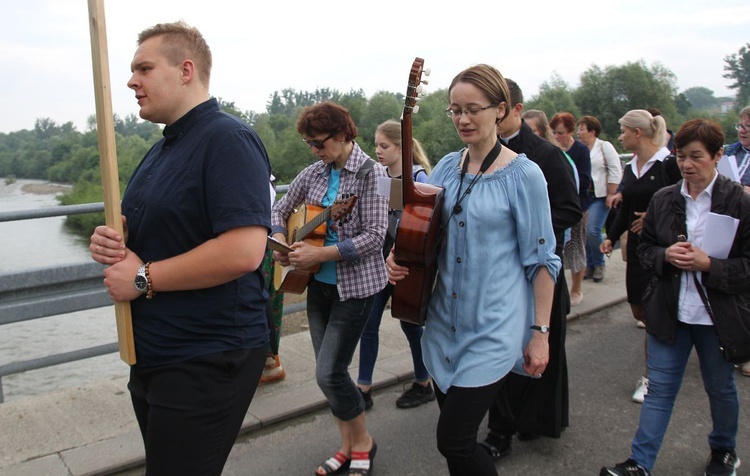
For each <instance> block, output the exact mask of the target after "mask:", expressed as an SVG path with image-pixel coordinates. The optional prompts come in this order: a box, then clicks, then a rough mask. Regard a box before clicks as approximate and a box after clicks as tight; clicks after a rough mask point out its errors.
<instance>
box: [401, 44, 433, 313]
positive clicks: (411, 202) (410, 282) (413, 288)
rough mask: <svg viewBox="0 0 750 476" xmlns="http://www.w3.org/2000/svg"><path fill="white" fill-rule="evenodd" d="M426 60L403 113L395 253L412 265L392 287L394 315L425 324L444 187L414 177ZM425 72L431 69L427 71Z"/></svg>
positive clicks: (416, 69)
mask: <svg viewBox="0 0 750 476" xmlns="http://www.w3.org/2000/svg"><path fill="white" fill-rule="evenodd" d="M423 66H424V60H423V59H422V58H416V59H415V60H414V63H413V64H412V67H411V72H410V73H409V84H408V87H407V90H406V100H405V103H404V111H403V114H402V116H401V159H402V164H401V173H402V176H401V177H402V182H401V183H402V186H403V199H404V211H403V213H402V214H401V220H400V221H399V224H398V229H397V230H396V244H395V251H394V257H395V259H396V262H397V263H398V264H400V265H402V266H406V267H408V268H409V275H408V276H406V277H405V278H404V279H402V280H401V281H399V282H398V284H397V285H396V286H394V287H393V294H392V296H391V315H392V316H393V317H395V318H397V319H400V320H402V321H406V322H410V323H412V324H417V325H424V323H425V318H426V316H427V307H428V305H429V303H430V296H432V288H433V286H434V285H435V276H436V273H437V253H438V247H439V245H440V243H438V239H439V238H438V236H439V235H440V227H441V216H442V211H443V198H444V194H443V189H442V188H440V187H436V186H434V185H429V184H426V183H416V182H414V180H413V178H412V165H413V161H414V158H413V150H412V121H411V116H412V112H413V111H416V109H417V106H416V102H417V99H418V98H419V96H420V91H421V86H420V84H421V83H426V81H423V80H422V73H423ZM424 73H425V74H429V72H426V71H424Z"/></svg>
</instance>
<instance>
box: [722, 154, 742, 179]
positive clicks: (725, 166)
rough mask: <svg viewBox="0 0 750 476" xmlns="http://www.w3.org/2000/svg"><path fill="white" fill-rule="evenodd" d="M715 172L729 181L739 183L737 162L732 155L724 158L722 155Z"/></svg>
mask: <svg viewBox="0 0 750 476" xmlns="http://www.w3.org/2000/svg"><path fill="white" fill-rule="evenodd" d="M717 170H718V171H719V173H720V174H721V175H723V176H725V177H729V178H730V179H732V180H734V181H735V182H739V181H740V177H739V175H740V174H739V171H738V170H737V160H736V159H735V158H734V156H733V155H730V156H726V155H723V156H722V157H721V160H719V165H718V166H717Z"/></svg>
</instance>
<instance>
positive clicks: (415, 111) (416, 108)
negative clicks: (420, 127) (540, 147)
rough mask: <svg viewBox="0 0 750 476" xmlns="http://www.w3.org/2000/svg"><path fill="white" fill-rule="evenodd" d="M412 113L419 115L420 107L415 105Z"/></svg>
mask: <svg viewBox="0 0 750 476" xmlns="http://www.w3.org/2000/svg"><path fill="white" fill-rule="evenodd" d="M412 111H413V112H414V114H416V113H418V112H419V105H415V106H414V107H413V108H412Z"/></svg>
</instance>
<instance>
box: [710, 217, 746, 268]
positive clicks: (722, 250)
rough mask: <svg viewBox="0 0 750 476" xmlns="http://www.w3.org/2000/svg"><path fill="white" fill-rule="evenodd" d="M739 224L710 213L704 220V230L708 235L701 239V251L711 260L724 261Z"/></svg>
mask: <svg viewBox="0 0 750 476" xmlns="http://www.w3.org/2000/svg"><path fill="white" fill-rule="evenodd" d="M739 224H740V221H739V220H738V219H736V218H732V217H730V216H727V215H719V214H718V213H713V212H710V213H709V214H708V218H706V228H705V230H706V231H707V232H708V233H706V234H705V237H704V238H703V251H705V252H706V254H707V255H708V256H710V257H712V258H719V259H726V257H727V256H729V250H731V249H732V243H733V242H734V236H735V234H736V233H737V227H738V226H739Z"/></svg>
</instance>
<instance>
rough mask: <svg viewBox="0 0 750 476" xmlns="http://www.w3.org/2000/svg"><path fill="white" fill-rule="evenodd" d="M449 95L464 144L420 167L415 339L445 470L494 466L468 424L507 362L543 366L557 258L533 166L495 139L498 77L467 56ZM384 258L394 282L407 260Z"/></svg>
mask: <svg viewBox="0 0 750 476" xmlns="http://www.w3.org/2000/svg"><path fill="white" fill-rule="evenodd" d="M448 94H449V101H450V105H449V107H448V109H446V113H447V115H448V116H449V117H450V118H451V119H452V120H453V124H454V126H455V127H456V131H457V132H458V135H459V137H461V140H462V141H463V142H464V143H465V144H466V145H467V147H466V148H464V149H462V150H460V151H457V152H452V153H450V154H448V155H446V156H445V157H444V158H443V159H442V160H441V161H440V162H439V163H438V164H437V166H436V167H435V170H434V171H433V173H432V175H430V178H429V182H430V183H432V184H434V185H438V186H440V187H443V188H444V189H445V199H444V205H443V210H442V227H443V232H444V236H445V240H444V243H443V245H442V248H441V249H440V252H439V256H438V277H437V282H436V285H435V288H434V290H433V293H432V298H431V300H430V304H429V307H428V313H427V323H426V327H425V331H424V335H423V337H422V350H423V354H424V361H425V364H426V366H427V369H428V370H429V372H430V375H431V376H432V378H433V380H434V382H435V384H436V389H435V391H436V395H437V399H438V403H439V405H440V418H439V421H438V427H437V445H438V449H439V451H440V453H441V454H442V455H443V456H444V457H445V458H446V460H447V463H448V469H449V471H450V474H451V475H472V476H475V475H485V474H487V475H494V474H497V470H496V468H495V465H494V463H493V462H492V460H491V459H490V456H489V455H488V454H487V453H486V452H485V451H484V450H483V449H482V448H481V446H479V445H478V444H477V431H478V428H479V424H480V423H481V421H482V419H483V418H484V415H485V414H486V412H487V410H488V408H489V406H490V404H491V403H492V401H493V399H494V398H495V395H496V393H497V390H498V387H499V384H500V382H501V380H502V379H503V378H504V377H505V376H506V375H507V374H508V373H509V372H510V371H512V370H515V371H517V372H525V373H527V374H529V375H531V376H541V374H542V373H543V372H544V369H545V367H546V365H547V361H548V359H549V346H548V342H547V337H548V333H547V332H548V330H549V328H548V325H549V316H550V309H551V305H552V296H553V288H554V278H553V276H557V273H558V271H559V269H560V266H561V263H560V260H559V258H558V257H557V256H556V255H555V235H554V232H553V230H552V220H551V218H550V206H549V198H548V196H547V184H546V182H545V180H544V176H543V175H542V172H541V170H540V169H539V167H538V166H537V165H536V164H534V163H533V162H532V161H531V160H529V159H528V158H527V157H526V156H525V155H523V154H520V155H516V154H515V153H514V152H512V151H511V150H510V149H507V148H505V147H503V146H502V145H501V144H500V143H499V142H498V140H497V135H496V125H497V123H498V122H500V121H502V120H503V119H504V118H505V116H506V115H507V113H508V107H507V98H508V96H509V94H508V89H507V85H506V83H505V80H504V79H503V76H502V75H501V74H500V72H499V71H497V70H496V69H495V68H493V67H492V66H488V65H476V66H472V67H470V68H468V69H466V70H464V71H462V72H461V73H459V74H458V76H456V77H455V78H454V79H453V82H452V83H451V86H450V88H449V90H448ZM396 248H398V242H397V243H396ZM387 264H388V273H389V280H390V282H391V283H393V284H395V285H398V281H400V280H401V279H403V277H404V276H405V275H406V274H408V268H405V267H403V266H399V265H398V264H397V263H396V262H395V260H394V256H393V254H391V255H390V256H389V257H388V261H387Z"/></svg>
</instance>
